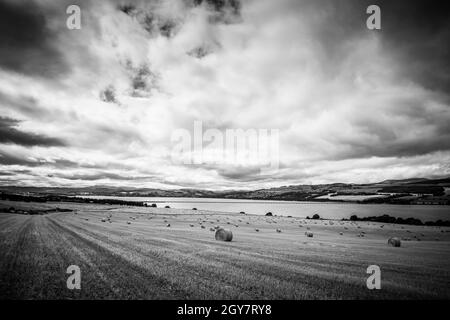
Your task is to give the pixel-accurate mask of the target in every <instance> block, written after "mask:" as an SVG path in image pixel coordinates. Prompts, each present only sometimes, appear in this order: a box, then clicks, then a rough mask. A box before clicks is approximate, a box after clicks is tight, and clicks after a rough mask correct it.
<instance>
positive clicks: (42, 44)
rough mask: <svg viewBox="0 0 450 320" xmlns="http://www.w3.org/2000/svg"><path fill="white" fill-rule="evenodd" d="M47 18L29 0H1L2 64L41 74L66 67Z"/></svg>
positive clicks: (52, 74)
mask: <svg viewBox="0 0 450 320" xmlns="http://www.w3.org/2000/svg"><path fill="white" fill-rule="evenodd" d="M48 18H49V17H48V15H47V14H46V12H44V8H42V7H39V6H37V5H36V4H35V3H33V2H31V1H5V0H0V67H1V68H4V69H6V70H10V71H15V72H18V73H23V74H27V75H36V76H43V77H56V76H58V75H60V74H63V73H65V72H66V71H67V70H68V66H67V64H66V63H65V61H64V58H63V55H62V54H61V52H60V51H59V50H58V49H57V48H56V46H55V38H56V32H55V31H53V30H51V29H50V28H49V25H48Z"/></svg>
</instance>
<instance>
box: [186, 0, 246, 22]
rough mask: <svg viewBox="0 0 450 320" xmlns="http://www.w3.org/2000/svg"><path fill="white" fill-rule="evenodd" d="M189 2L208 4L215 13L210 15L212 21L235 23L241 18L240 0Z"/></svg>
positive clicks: (194, 0) (189, 2)
mask: <svg viewBox="0 0 450 320" xmlns="http://www.w3.org/2000/svg"><path fill="white" fill-rule="evenodd" d="M186 2H187V3H188V4H191V5H194V6H199V5H202V4H204V5H206V6H207V7H208V8H210V9H211V10H212V11H213V12H214V13H215V14H214V15H212V16H211V17H210V22H211V23H235V22H238V21H239V20H240V18H241V8H242V5H241V2H240V1H239V0H187V1H186Z"/></svg>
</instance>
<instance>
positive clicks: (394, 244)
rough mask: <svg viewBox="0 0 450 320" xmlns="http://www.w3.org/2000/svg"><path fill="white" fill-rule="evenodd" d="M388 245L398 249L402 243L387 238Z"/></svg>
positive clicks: (395, 239) (395, 238)
mask: <svg viewBox="0 0 450 320" xmlns="http://www.w3.org/2000/svg"><path fill="white" fill-rule="evenodd" d="M388 244H389V245H390V246H393V247H400V246H401V245H402V242H401V240H400V239H399V238H397V237H392V238H389V240H388Z"/></svg>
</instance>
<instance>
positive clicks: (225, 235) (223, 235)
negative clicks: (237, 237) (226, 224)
mask: <svg viewBox="0 0 450 320" xmlns="http://www.w3.org/2000/svg"><path fill="white" fill-rule="evenodd" d="M215 237H216V240H220V241H231V240H233V233H232V232H231V231H230V230H225V229H223V228H219V229H217V231H216V235H215Z"/></svg>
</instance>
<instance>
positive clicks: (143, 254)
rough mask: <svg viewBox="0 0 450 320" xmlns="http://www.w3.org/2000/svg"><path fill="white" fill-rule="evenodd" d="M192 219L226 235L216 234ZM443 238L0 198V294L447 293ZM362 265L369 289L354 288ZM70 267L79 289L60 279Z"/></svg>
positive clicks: (362, 225)
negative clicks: (374, 271) (393, 240)
mask: <svg viewBox="0 0 450 320" xmlns="http://www.w3.org/2000/svg"><path fill="white" fill-rule="evenodd" d="M9 207H15V208H18V209H20V210H23V211H26V210H32V209H33V210H49V209H52V208H56V207H58V208H63V209H70V210H73V211H67V212H61V211H57V210H54V211H51V210H49V211H48V212H47V213H46V214H43V215H26V214H18V213H10V212H2V211H6V210H5V209H6V208H9ZM150 218H151V219H150ZM102 221H103V222H102ZM105 221H108V222H107V223H105ZM127 222H131V223H130V224H127ZM200 222H201V223H204V224H208V226H210V225H211V223H214V224H213V226H223V227H226V228H227V229H230V230H231V231H232V232H233V240H232V241H231V242H223V241H216V240H215V238H214V232H211V231H210V227H208V228H200V227H198V225H199V223H200ZM227 222H230V224H227ZM275 223H276V224H275ZM168 224H170V228H168V227H167V225H168ZM300 224H301V225H303V226H305V227H307V228H308V230H310V232H311V233H313V234H314V237H312V238H309V237H305V229H304V228H299V225H300ZM192 225H196V226H197V227H194V228H193V227H192ZM382 225H384V227H382V228H381V226H382ZM237 226H239V227H237ZM277 229H280V230H282V232H281V233H280V232H276V230H277ZM362 232H364V237H358V235H360V234H361V233H362ZM390 237H398V238H400V239H402V244H401V247H392V246H389V245H388V244H387V241H388V239H389V238H390ZM405 239H406V240H405ZM419 240H420V241H419ZM449 241H450V232H449V228H445V227H426V226H401V225H393V224H380V223H375V222H370V223H368V222H350V221H345V222H341V221H335V222H334V223H333V224H331V223H329V221H326V220H323V221H322V220H318V221H308V220H305V219H300V218H288V217H275V216H274V217H270V218H269V219H268V218H267V217H265V216H255V215H249V214H247V215H245V216H244V215H242V214H228V213H227V214H225V213H213V212H208V211H202V210H194V211H193V210H184V211H183V210H178V209H171V208H146V207H127V206H115V205H101V204H76V203H32V202H30V203H25V202H23V203H21V202H12V201H11V202H10V201H2V202H0V299H433V298H444V299H448V298H450V289H449V288H450V246H449V244H450V242H449ZM372 264H376V265H378V266H380V268H381V279H382V281H381V283H382V288H381V290H368V289H367V287H366V279H367V277H368V276H369V275H368V274H366V269H367V267H368V266H369V265H372ZM70 265H77V266H79V267H80V269H81V290H69V289H67V287H66V280H67V278H68V276H69V275H68V274H66V269H67V267H68V266H70Z"/></svg>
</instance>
